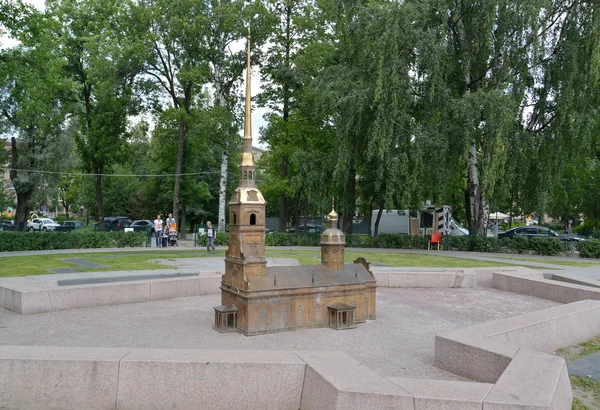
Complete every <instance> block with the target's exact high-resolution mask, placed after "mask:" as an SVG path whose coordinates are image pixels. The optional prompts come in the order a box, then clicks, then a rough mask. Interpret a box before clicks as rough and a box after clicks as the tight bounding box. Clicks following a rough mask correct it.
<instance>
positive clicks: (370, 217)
mask: <svg viewBox="0 0 600 410" xmlns="http://www.w3.org/2000/svg"><path fill="white" fill-rule="evenodd" d="M376 199H377V197H375V196H374V197H373V199H371V204H370V205H369V235H371V236H374V235H375V234H374V232H371V223H372V222H373V208H374V205H375V200H376Z"/></svg>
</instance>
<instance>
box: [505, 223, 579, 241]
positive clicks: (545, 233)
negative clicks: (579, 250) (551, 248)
mask: <svg viewBox="0 0 600 410" xmlns="http://www.w3.org/2000/svg"><path fill="white" fill-rule="evenodd" d="M516 236H522V237H524V238H548V237H550V238H557V239H562V240H563V241H577V242H580V241H584V240H585V238H583V237H581V236H577V235H563V234H559V233H556V232H554V231H553V230H552V229H550V228H546V227H545V226H536V225H531V226H518V227H516V228H512V229H509V230H508V231H505V232H500V233H499V234H498V238H514V237H516Z"/></svg>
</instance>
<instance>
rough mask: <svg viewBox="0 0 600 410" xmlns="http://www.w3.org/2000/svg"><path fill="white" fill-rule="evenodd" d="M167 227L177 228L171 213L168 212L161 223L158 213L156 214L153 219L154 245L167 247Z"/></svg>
mask: <svg viewBox="0 0 600 410" xmlns="http://www.w3.org/2000/svg"><path fill="white" fill-rule="evenodd" d="M169 229H174V230H176V229H177V222H176V221H175V218H173V214H169V217H168V218H167V220H166V221H165V223H164V224H163V220H162V219H161V218H160V215H157V216H156V219H155V220H154V235H155V237H156V247H157V248H158V247H160V246H161V244H162V246H163V248H166V247H167V242H168V238H169Z"/></svg>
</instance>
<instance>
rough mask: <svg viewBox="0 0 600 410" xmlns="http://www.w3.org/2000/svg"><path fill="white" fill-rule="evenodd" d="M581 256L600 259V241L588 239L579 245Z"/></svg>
mask: <svg viewBox="0 0 600 410" xmlns="http://www.w3.org/2000/svg"><path fill="white" fill-rule="evenodd" d="M579 256H581V257H582V258H596V259H598V258H600V239H595V238H593V239H588V240H586V241H583V242H580V243H579Z"/></svg>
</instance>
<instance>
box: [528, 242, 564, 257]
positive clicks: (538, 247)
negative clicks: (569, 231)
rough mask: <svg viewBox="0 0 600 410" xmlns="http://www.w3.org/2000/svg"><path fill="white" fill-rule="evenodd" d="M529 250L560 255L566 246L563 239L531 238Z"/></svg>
mask: <svg viewBox="0 0 600 410" xmlns="http://www.w3.org/2000/svg"><path fill="white" fill-rule="evenodd" d="M529 242H531V245H530V246H531V250H532V251H534V252H535V253H537V254H538V255H549V256H551V255H560V254H561V253H563V252H565V250H566V248H565V245H564V244H563V241H561V240H560V239H557V238H531V240H530V241H529Z"/></svg>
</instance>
